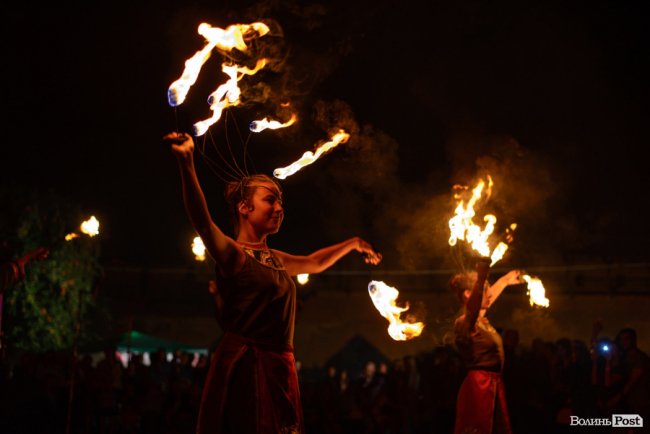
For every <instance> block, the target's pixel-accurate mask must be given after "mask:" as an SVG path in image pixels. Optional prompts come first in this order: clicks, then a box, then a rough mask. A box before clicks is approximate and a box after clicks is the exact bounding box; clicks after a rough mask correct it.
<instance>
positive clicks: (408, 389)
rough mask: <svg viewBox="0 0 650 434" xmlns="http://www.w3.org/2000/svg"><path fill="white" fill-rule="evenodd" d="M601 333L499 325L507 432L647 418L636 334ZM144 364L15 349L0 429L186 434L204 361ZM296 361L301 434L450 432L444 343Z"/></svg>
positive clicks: (644, 372)
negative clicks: (383, 357)
mask: <svg viewBox="0 0 650 434" xmlns="http://www.w3.org/2000/svg"><path fill="white" fill-rule="evenodd" d="M601 328H602V327H601V326H600V323H598V322H596V323H595V326H594V335H593V337H592V339H591V341H590V342H585V341H582V340H578V339H569V338H563V339H559V340H556V341H550V340H545V339H543V338H541V337H540V338H536V339H534V340H533V341H532V342H531V344H530V345H522V344H521V343H520V342H519V335H518V332H517V331H516V330H499V332H500V333H501V335H502V336H503V342H504V349H505V352H506V357H505V367H504V372H503V376H504V383H505V387H506V394H507V397H508V406H509V410H510V416H511V422H512V428H513V431H514V432H515V433H526V434H536V433H540V434H541V433H555V432H558V433H561V432H572V433H575V432H579V431H577V430H578V428H577V427H574V426H570V420H571V416H572V415H574V416H579V417H580V418H593V417H609V416H611V414H612V413H623V414H640V415H642V416H644V415H646V416H647V415H648V414H650V412H649V409H650V375H649V371H650V361H649V359H648V356H647V355H646V354H645V353H644V352H643V351H641V350H640V349H639V348H638V347H637V345H636V332H635V330H634V329H622V330H621V331H620V332H619V333H618V334H617V336H615V337H614V338H612V339H610V338H607V337H603V336H601V335H600V330H601ZM149 358H150V363H149V364H148V365H145V364H144V360H145V358H144V357H143V355H142V354H132V355H131V357H130V360H129V362H128V364H127V366H126V367H124V366H123V364H122V362H121V359H120V358H119V357H118V355H117V354H116V352H115V348H114V347H108V348H106V349H105V351H104V354H103V356H102V357H101V358H100V359H99V360H98V361H97V362H96V363H94V364H93V359H92V358H91V356H90V355H88V354H86V355H82V356H81V358H80V360H78V361H77V363H74V364H73V363H71V362H72V360H71V356H70V355H69V354H67V353H46V354H30V353H25V354H24V355H23V356H22V358H21V359H20V360H18V361H17V362H16V363H14V364H13V365H12V366H9V364H8V363H5V364H4V365H3V371H2V383H1V387H0V420H1V421H2V422H1V423H0V432H3V433H11V434H13V433H37V432H38V433H49V432H52V433H54V432H57V433H63V432H66V431H67V432H69V433H80V434H82V433H84V434H85V433H99V434H117V433H125V434H126V433H134V434H135V433H141V434H150V433H151V434H153V433H156V434H164V433H168V434H185V433H187V434H189V433H193V432H194V430H195V424H196V420H197V412H198V408H199V403H200V400H201V389H202V387H203V383H204V380H205V376H206V373H207V367H208V364H209V363H208V361H209V360H208V359H209V356H205V355H200V356H199V355H194V354H189V353H185V352H181V351H177V352H175V353H174V354H173V359H172V360H171V361H168V357H167V353H166V351H165V349H163V348H161V349H160V350H159V351H158V352H156V353H153V354H151V355H149ZM300 365H301V364H300V363H298V366H299V371H298V373H299V378H300V389H301V399H302V402H303V407H304V417H305V424H306V429H307V432H308V433H310V434H420V433H422V434H424V433H427V434H437V433H441V434H443V433H452V432H453V429H454V417H455V411H456V397H457V393H458V389H459V387H460V384H461V383H462V381H463V378H464V375H465V368H464V366H463V364H462V362H461V358H460V356H459V354H458V351H457V350H456V348H455V347H454V346H453V345H446V346H438V347H436V348H433V349H432V350H431V351H428V352H423V353H420V354H417V355H413V356H407V357H404V358H401V359H396V360H393V361H392V362H391V363H388V364H387V363H381V362H375V361H373V360H368V361H366V363H365V364H364V367H363V370H362V373H361V374H360V375H350V373H349V371H348V370H347V369H346V368H345V367H337V366H325V367H312V368H306V367H302V366H300ZM71 366H75V370H74V381H73V382H72V381H71V379H72V377H73V375H72V371H71ZM71 384H72V385H73V389H74V390H73V394H72V399H71V400H70V399H69V397H70V386H71ZM68 402H71V404H70V405H71V410H72V411H71V418H70V420H69V421H67V420H66V414H67V410H68ZM646 429H647V428H646ZM589 430H590V431H589V432H611V430H612V428H611V427H610V428H608V427H600V428H599V427H589ZM618 430H619V431H616V432H621V431H620V429H618ZM623 432H624V431H623ZM635 432H637V431H635ZM638 432H643V431H638Z"/></svg>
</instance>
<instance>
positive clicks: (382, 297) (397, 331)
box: [368, 280, 424, 341]
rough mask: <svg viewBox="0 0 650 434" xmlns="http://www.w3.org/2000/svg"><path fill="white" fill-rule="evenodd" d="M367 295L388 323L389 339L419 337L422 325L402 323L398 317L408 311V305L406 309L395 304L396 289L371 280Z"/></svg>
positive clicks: (403, 339) (397, 293)
mask: <svg viewBox="0 0 650 434" xmlns="http://www.w3.org/2000/svg"><path fill="white" fill-rule="evenodd" d="M368 293H369V294H370V298H371V299H372V303H373V304H374V305H375V308H376V309H377V310H378V311H379V313H380V314H381V316H383V317H384V318H386V319H387V320H388V322H389V323H390V325H389V326H388V334H389V335H390V337H391V338H393V339H394V340H396V341H406V340H409V339H413V338H415V337H418V336H420V334H421V333H422V329H423V328H424V323H421V322H403V321H402V320H401V319H400V315H401V314H402V312H406V311H407V310H408V309H409V305H408V303H406V307H399V306H397V305H396V304H395V301H396V300H397V297H398V296H399V291H398V290H397V289H395V288H393V287H392V286H388V285H386V284H385V283H384V282H380V281H376V280H373V281H371V282H370V283H369V284H368Z"/></svg>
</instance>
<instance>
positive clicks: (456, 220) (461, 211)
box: [449, 175, 517, 266]
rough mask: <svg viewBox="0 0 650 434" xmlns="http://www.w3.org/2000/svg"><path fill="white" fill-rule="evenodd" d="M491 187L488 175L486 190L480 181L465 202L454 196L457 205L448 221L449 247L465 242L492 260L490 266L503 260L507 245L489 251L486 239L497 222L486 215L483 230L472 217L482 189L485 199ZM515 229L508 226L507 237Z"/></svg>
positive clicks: (513, 226)
mask: <svg viewBox="0 0 650 434" xmlns="http://www.w3.org/2000/svg"><path fill="white" fill-rule="evenodd" d="M492 185H493V183H492V178H491V177H490V176H489V175H488V186H487V189H485V181H483V180H480V181H479V182H478V184H477V185H476V187H474V189H473V190H472V196H471V198H470V199H469V200H468V201H467V202H465V201H464V200H463V198H462V197H461V194H456V195H455V197H454V198H455V199H456V200H457V201H458V205H457V206H456V209H455V211H454V214H455V216H454V217H452V218H451V219H450V220H449V229H450V231H451V235H450V237H449V245H450V246H455V245H456V243H457V242H458V240H463V241H465V242H467V243H468V244H469V245H470V246H471V247H472V249H474V250H475V251H477V252H478V253H479V254H480V255H481V256H485V257H489V258H490V259H491V260H492V263H491V264H490V266H492V265H494V264H496V263H497V262H498V261H499V260H500V259H501V258H503V255H504V254H505V252H506V251H507V250H508V244H507V243H504V242H500V243H499V244H498V245H497V246H496V248H495V249H494V250H493V251H492V252H491V251H490V245H489V243H488V239H489V238H490V235H492V233H493V232H494V226H495V224H496V222H497V218H496V217H495V216H494V215H492V214H487V215H486V216H485V217H483V221H485V227H484V228H481V226H479V225H477V224H476V223H474V217H475V216H476V211H475V210H474V205H476V203H477V202H478V201H479V200H480V199H481V197H482V195H483V190H484V189H485V190H486V192H485V193H486V197H487V198H489V196H490V193H491V191H492ZM516 227H517V225H516V224H515V223H513V224H511V225H510V228H509V229H507V230H506V232H507V236H508V237H510V238H511V232H512V231H514V230H515V228H516Z"/></svg>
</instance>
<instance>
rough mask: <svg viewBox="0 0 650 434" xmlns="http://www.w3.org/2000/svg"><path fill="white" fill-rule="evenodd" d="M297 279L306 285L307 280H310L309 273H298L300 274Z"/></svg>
mask: <svg viewBox="0 0 650 434" xmlns="http://www.w3.org/2000/svg"><path fill="white" fill-rule="evenodd" d="M296 280H298V283H300V284H301V285H304V284H306V283H307V282H309V274H307V273H305V274H298V275H297V276H296Z"/></svg>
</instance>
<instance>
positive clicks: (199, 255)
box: [192, 237, 205, 261]
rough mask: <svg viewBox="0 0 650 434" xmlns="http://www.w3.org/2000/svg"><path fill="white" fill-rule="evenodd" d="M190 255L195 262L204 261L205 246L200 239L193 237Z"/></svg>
mask: <svg viewBox="0 0 650 434" xmlns="http://www.w3.org/2000/svg"><path fill="white" fill-rule="evenodd" d="M192 253H194V259H196V260H197V261H205V245H204V244H203V240H202V239H201V237H194V239H193V240H192Z"/></svg>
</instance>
